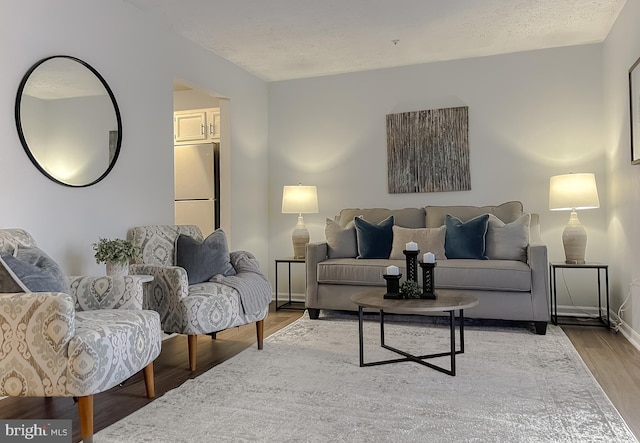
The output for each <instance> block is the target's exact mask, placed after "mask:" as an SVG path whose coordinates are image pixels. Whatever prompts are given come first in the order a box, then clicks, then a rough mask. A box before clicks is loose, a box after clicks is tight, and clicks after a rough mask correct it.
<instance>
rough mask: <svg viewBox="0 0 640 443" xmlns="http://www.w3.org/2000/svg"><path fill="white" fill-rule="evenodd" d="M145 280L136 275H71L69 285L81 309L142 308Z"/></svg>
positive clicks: (78, 308) (77, 305) (77, 307)
mask: <svg viewBox="0 0 640 443" xmlns="http://www.w3.org/2000/svg"><path fill="white" fill-rule="evenodd" d="M143 281H144V278H141V277H139V276H136V275H125V276H121V277H111V276H82V277H69V286H70V289H71V295H72V296H73V298H74V300H75V304H76V309H77V310H79V311H93V310H96V309H142V306H143V292H142V290H143Z"/></svg>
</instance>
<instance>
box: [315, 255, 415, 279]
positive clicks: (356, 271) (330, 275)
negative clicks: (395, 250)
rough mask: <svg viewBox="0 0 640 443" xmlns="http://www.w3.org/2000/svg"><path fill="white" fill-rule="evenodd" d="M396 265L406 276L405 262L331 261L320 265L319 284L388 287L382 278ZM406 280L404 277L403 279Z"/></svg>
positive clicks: (375, 260) (352, 259) (372, 260)
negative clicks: (389, 268) (390, 267)
mask: <svg viewBox="0 0 640 443" xmlns="http://www.w3.org/2000/svg"><path fill="white" fill-rule="evenodd" d="M389 265H395V266H397V267H398V268H400V273H402V274H403V275H406V271H405V267H406V266H405V265H406V262H405V260H388V259H367V260H363V259H355V258H340V259H329V260H324V261H322V262H320V263H318V283H329V284H339V285H356V286H386V284H387V283H386V281H385V279H384V278H383V277H382V275H383V274H385V273H386V270H387V266H389ZM403 278H404V277H403Z"/></svg>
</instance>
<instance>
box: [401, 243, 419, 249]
mask: <svg viewBox="0 0 640 443" xmlns="http://www.w3.org/2000/svg"><path fill="white" fill-rule="evenodd" d="M404 248H405V249H406V250H407V251H417V250H418V243H416V242H414V241H410V242H409V243H407V244H406V245H404Z"/></svg>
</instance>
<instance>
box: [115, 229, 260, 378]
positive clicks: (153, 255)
mask: <svg viewBox="0 0 640 443" xmlns="http://www.w3.org/2000/svg"><path fill="white" fill-rule="evenodd" d="M180 234H184V235H187V236H189V237H191V238H192V239H195V240H196V241H197V242H200V243H201V242H203V236H202V232H201V231H200V229H199V228H198V227H197V226H193V225H155V226H138V227H134V228H132V229H130V230H129V232H128V233H127V239H128V240H129V241H131V242H132V243H133V244H135V245H137V246H138V247H139V253H138V255H137V256H136V257H135V258H134V259H133V260H132V262H131V265H130V272H132V273H134V274H147V275H152V276H153V277H154V279H153V281H152V282H151V283H149V284H147V285H146V286H145V298H144V300H145V309H153V310H154V311H157V312H158V313H160V320H161V323H162V329H163V330H164V331H165V332H167V333H179V334H187V335H188V340H187V341H188V346H189V368H190V370H192V371H194V370H195V369H196V355H197V336H198V334H210V335H212V336H213V337H215V333H216V332H219V331H223V330H225V329H228V328H231V327H234V326H240V325H245V324H249V323H253V322H255V323H256V334H257V341H258V349H262V344H263V343H262V342H263V321H264V318H265V317H266V316H267V313H268V312H269V303H270V302H271V284H270V283H269V281H268V279H267V278H266V277H265V276H264V275H263V274H262V273H261V272H260V270H259V266H258V264H257V261H256V260H255V257H254V256H253V255H251V254H250V253H248V252H246V251H236V252H231V254H230V262H231V265H232V266H233V267H234V269H235V271H236V272H237V274H236V275H235V276H232V277H222V276H217V277H214V278H212V279H211V280H209V281H205V282H202V283H197V284H191V285H189V280H188V277H187V271H186V270H185V269H184V268H183V267H180V266H176V258H175V256H176V241H177V239H178V236H179V235H180ZM225 247H226V245H225Z"/></svg>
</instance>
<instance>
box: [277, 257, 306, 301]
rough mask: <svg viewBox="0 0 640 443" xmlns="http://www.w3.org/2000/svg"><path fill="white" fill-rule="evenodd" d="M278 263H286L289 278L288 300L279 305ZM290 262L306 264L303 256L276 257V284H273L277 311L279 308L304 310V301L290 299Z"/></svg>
mask: <svg viewBox="0 0 640 443" xmlns="http://www.w3.org/2000/svg"><path fill="white" fill-rule="evenodd" d="M280 263H286V264H287V277H288V279H289V286H288V290H289V300H288V301H287V302H285V303H283V304H281V305H278V265H279V264H280ZM292 263H302V264H303V265H306V263H305V259H304V258H294V257H287V258H277V259H276V284H275V291H276V311H278V310H280V309H289V310H292V311H304V310H305V303H304V302H299V301H292V300H291V264H292ZM305 278H306V273H305Z"/></svg>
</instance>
